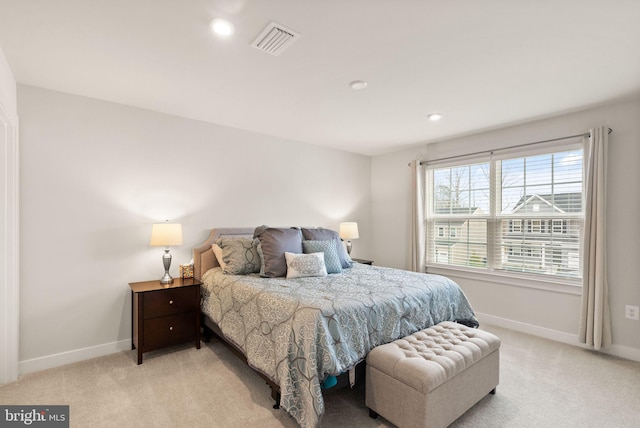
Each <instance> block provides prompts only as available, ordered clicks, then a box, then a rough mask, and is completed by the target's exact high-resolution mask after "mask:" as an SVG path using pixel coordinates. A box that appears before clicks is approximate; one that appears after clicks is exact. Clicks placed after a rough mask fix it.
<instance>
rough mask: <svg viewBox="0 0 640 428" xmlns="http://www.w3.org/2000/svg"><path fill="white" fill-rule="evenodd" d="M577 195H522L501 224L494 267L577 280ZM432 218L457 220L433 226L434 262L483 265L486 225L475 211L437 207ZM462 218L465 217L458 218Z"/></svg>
mask: <svg viewBox="0 0 640 428" xmlns="http://www.w3.org/2000/svg"><path fill="white" fill-rule="evenodd" d="M581 213H582V194H581V193H580V192H575V193H561V194H555V195H537V194H534V195H526V196H524V197H522V198H521V199H520V200H519V201H518V203H517V204H516V205H515V207H514V208H513V210H512V211H511V212H509V213H503V214H502V215H503V216H506V217H508V218H505V219H503V220H502V221H501V222H500V229H501V230H500V233H501V239H500V248H499V249H498V250H496V251H497V253H498V255H497V257H499V258H501V259H500V260H499V262H498V263H497V264H496V265H499V266H500V268H501V269H506V270H514V271H518V272H535V273H554V274H562V275H565V276H579V275H580V271H579V269H580V239H579V237H580V234H579V231H580V228H581V227H582V219H581V218H576V216H580V214H581ZM436 214H452V215H460V216H461V218H460V219H455V218H448V219H439V220H436V221H435V223H434V229H433V231H434V232H433V233H434V234H435V238H434V244H435V245H434V247H435V248H434V251H435V253H434V256H435V257H434V261H435V262H436V263H444V264H454V265H458V266H471V267H473V266H476V267H486V266H487V220H486V219H484V218H479V219H477V220H475V219H469V216H480V217H481V216H482V215H483V214H484V213H483V212H482V210H481V209H480V208H477V207H470V208H467V207H459V208H448V207H445V208H437V209H436ZM462 216H464V217H462Z"/></svg>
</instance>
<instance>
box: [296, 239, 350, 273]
mask: <svg viewBox="0 0 640 428" xmlns="http://www.w3.org/2000/svg"><path fill="white" fill-rule="evenodd" d="M302 250H303V252H304V253H305V254H311V253H324V265H325V266H326V268H327V273H340V272H342V263H341V262H340V257H338V249H337V248H336V243H335V241H333V240H331V241H314V240H308V241H302Z"/></svg>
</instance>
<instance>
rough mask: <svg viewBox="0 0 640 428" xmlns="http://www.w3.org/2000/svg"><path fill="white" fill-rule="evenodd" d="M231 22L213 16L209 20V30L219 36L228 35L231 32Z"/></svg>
mask: <svg viewBox="0 0 640 428" xmlns="http://www.w3.org/2000/svg"><path fill="white" fill-rule="evenodd" d="M233 30H234V28H233V24H232V23H230V22H229V21H227V20H226V19H222V18H215V19H214V20H212V21H211V31H213V32H214V33H215V34H217V35H218V36H220V37H229V36H230V35H232V34H233Z"/></svg>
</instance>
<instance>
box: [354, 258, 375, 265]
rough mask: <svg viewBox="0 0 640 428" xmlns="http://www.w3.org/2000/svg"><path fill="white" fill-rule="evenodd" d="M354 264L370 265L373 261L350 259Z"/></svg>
mask: <svg viewBox="0 0 640 428" xmlns="http://www.w3.org/2000/svg"><path fill="white" fill-rule="evenodd" d="M351 260H353V261H354V262H356V263H360V264H363V265H372V264H373V260H365V259H351Z"/></svg>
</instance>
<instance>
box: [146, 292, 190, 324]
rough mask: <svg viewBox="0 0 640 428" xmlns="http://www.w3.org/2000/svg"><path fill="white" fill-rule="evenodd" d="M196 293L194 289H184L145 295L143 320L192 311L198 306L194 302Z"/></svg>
mask: <svg viewBox="0 0 640 428" xmlns="http://www.w3.org/2000/svg"><path fill="white" fill-rule="evenodd" d="M196 292H197V290H196V288H195V287H184V288H176V289H167V290H158V291H152V292H148V293H145V296H144V318H145V319H150V318H156V317H162V316H165V315H174V314H180V313H183V312H187V311H190V310H193V309H195V308H196V307H197V305H198V304H199V302H196Z"/></svg>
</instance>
